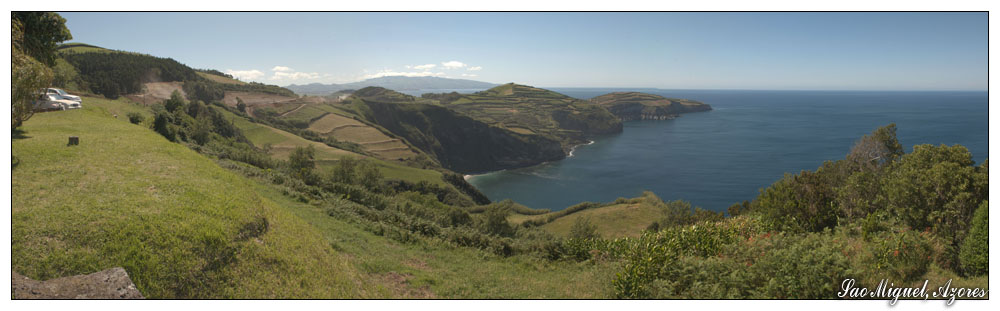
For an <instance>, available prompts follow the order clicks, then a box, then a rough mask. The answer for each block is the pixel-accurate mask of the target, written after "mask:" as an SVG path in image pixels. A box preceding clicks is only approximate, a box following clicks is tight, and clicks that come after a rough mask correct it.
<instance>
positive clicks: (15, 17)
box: [11, 12, 73, 67]
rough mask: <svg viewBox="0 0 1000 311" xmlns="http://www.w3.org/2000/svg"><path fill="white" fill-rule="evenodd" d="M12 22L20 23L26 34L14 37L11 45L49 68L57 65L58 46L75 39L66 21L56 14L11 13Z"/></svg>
mask: <svg viewBox="0 0 1000 311" xmlns="http://www.w3.org/2000/svg"><path fill="white" fill-rule="evenodd" d="M11 22H12V24H13V23H14V22H17V23H19V24H20V25H21V30H22V32H23V34H24V35H23V36H20V37H13V36H12V37H11V43H12V44H16V45H18V46H19V47H20V49H21V51H22V52H24V53H25V54H27V55H28V56H30V57H32V58H34V59H35V60H38V61H39V62H41V63H43V64H45V65H46V66H49V67H51V66H52V65H54V64H55V59H56V47H57V46H58V44H59V43H60V42H63V41H66V40H70V39H73V35H72V34H70V32H69V29H68V28H66V19H65V18H63V17H62V16H59V14H57V13H54V12H11ZM15 42H16V43H15Z"/></svg>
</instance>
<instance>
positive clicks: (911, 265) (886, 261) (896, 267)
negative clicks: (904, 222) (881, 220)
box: [865, 229, 933, 282]
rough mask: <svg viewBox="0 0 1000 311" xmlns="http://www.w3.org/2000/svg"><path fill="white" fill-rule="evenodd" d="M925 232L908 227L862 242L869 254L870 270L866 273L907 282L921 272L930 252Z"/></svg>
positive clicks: (928, 263)
mask: <svg viewBox="0 0 1000 311" xmlns="http://www.w3.org/2000/svg"><path fill="white" fill-rule="evenodd" d="M928 235H929V234H928V233H917V232H916V231H913V230H908V229H903V230H899V231H897V232H884V233H882V234H881V235H878V236H877V237H878V238H877V239H874V240H875V241H873V242H872V243H867V244H866V245H865V247H866V248H868V252H869V253H870V254H871V257H869V258H867V260H866V264H867V267H868V268H869V269H871V273H869V274H868V275H870V276H876V277H877V278H878V279H882V278H888V279H890V281H896V282H899V281H902V282H911V281H914V280H916V279H917V278H918V277H920V276H922V275H924V273H926V272H927V267H928V266H929V265H930V263H931V261H932V260H931V258H932V253H933V250H932V247H931V243H930V240H929V236H928Z"/></svg>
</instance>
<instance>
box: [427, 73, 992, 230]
mask: <svg viewBox="0 0 1000 311" xmlns="http://www.w3.org/2000/svg"><path fill="white" fill-rule="evenodd" d="M551 89H552V90H554V91H557V92H560V93H563V94H566V95H569V96H573V97H577V98H584V99H586V98H591V97H594V96H598V95H601V94H605V93H609V92H613V91H625V90H626V89H582V88H571V89H563V88H551ZM466 91H469V90H466ZM640 91H643V92H648V93H654V94H658V95H663V96H667V97H678V98H687V99H693V100H698V101H702V102H705V103H707V104H709V105H711V106H712V107H713V108H714V110H713V111H709V112H700V113H690V114H683V115H682V116H681V117H680V118H677V119H674V120H664V121H630V122H626V123H625V124H624V131H623V132H622V133H621V134H616V135H611V136H604V137H598V138H595V139H594V142H593V143H592V144H590V145H582V146H579V147H577V148H576V149H575V150H574V152H573V156H572V157H568V158H566V159H564V160H561V161H555V162H550V163H545V164H541V165H537V166H533V167H528V168H521V169H514V170H506V171H500V172H493V173H488V174H483V175H477V176H472V177H470V178H469V182H470V183H472V184H473V185H475V186H476V187H477V188H479V189H480V190H481V191H482V192H483V193H484V194H486V195H487V196H488V197H489V198H490V199H491V200H494V201H499V200H503V199H508V198H509V199H513V200H514V201H517V202H519V203H521V204H524V205H526V206H529V207H532V208H545V209H551V210H561V209H564V208H566V207H569V206H571V205H573V204H576V203H579V202H582V201H593V202H608V201H613V200H615V199H616V198H618V197H635V196H638V195H639V194H641V193H642V191H643V190H651V191H653V192H655V193H656V194H657V195H658V196H660V197H661V198H663V199H664V200H677V199H682V200H686V201H690V202H691V203H692V204H693V205H695V206H700V207H702V208H706V209H710V210H715V211H722V210H725V209H726V208H727V207H728V206H729V205H731V204H733V203H737V202H742V201H743V200H752V199H753V198H754V197H756V196H757V194H758V191H759V189H761V188H764V187H767V186H768V185H770V184H772V183H773V182H775V181H776V180H778V179H780V178H781V177H782V175H783V174H785V173H797V172H799V171H801V170H815V169H816V168H817V167H818V166H820V165H821V164H822V163H823V161H826V160H837V159H842V158H843V157H844V156H845V155H846V154H847V153H848V151H849V150H850V148H851V146H852V145H853V144H854V142H855V141H856V140H857V139H858V138H860V137H861V136H862V135H864V134H867V133H870V132H871V131H872V130H874V129H876V128H878V127H879V126H883V125H886V124H889V123H893V122H895V123H896V125H897V128H898V132H897V134H898V135H897V136H898V138H899V140H900V142H901V143H902V144H903V147H904V148H905V149H906V151H907V152H910V151H912V149H913V146H914V145H917V144H935V145H937V144H946V145H953V144H961V145H963V146H965V147H967V148H968V149H969V151H971V153H972V155H973V159H974V160H975V161H976V163H977V164H978V163H982V161H983V160H984V159H986V158H987V157H988V156H989V154H988V152H989V149H988V137H987V136H988V131H989V115H988V102H987V95H988V94H987V93H986V92H871V91H735V90H725V91H722V90H719V91H717V90H661V89H641V90H640ZM425 92H429V90H428V91H425Z"/></svg>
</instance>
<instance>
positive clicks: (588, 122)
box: [441, 84, 620, 146]
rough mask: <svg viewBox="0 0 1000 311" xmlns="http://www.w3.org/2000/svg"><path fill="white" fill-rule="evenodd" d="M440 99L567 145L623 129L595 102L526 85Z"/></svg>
mask: <svg viewBox="0 0 1000 311" xmlns="http://www.w3.org/2000/svg"><path fill="white" fill-rule="evenodd" d="M441 100H442V102H441V104H443V105H445V106H447V107H448V108H451V109H454V110H456V111H459V112H461V113H463V114H465V115H468V116H470V117H472V118H473V119H476V120H479V121H482V122H484V123H487V124H490V125H493V126H497V127H502V128H506V129H508V130H511V131H513V132H516V133H520V134H529V135H530V134H540V135H544V136H548V137H550V138H554V139H557V140H560V141H563V142H564V144H565V145H566V146H569V145H572V144H577V143H580V142H582V141H584V140H585V138H586V137H587V136H588V135H592V134H602V133H616V132H618V131H620V122H617V120H615V118H614V116H613V115H611V114H610V113H608V112H607V111H606V110H604V109H602V108H600V107H599V106H597V105H596V104H593V103H589V102H586V101H583V100H579V99H575V98H572V97H569V96H566V95H563V94H559V93H556V92H552V91H549V90H545V89H540V88H536V87H531V86H526V85H517V84H505V85H501V86H498V87H495V88H492V89H489V90H486V91H482V92H478V93H474V94H462V95H459V96H454V97H441Z"/></svg>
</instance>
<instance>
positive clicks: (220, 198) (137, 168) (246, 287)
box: [11, 98, 378, 298]
mask: <svg viewBox="0 0 1000 311" xmlns="http://www.w3.org/2000/svg"><path fill="white" fill-rule="evenodd" d="M84 103H86V105H84V108H83V109H80V110H70V111H61V112H53V113H42V114H37V115H35V116H34V117H33V118H31V119H30V120H28V121H27V122H26V123H25V125H24V126H23V130H24V133H23V135H22V137H21V138H16V139H14V140H13V141H12V156H13V157H14V165H13V168H12V176H11V181H12V182H11V198H12V204H11V217H12V219H11V267H12V269H14V270H16V271H18V272H20V273H22V274H24V275H26V276H29V277H31V278H33V279H41V280H45V279H51V278H56V277H63V276H69V275H75V274H84V273H92V272H96V271H99V270H104V269H108V268H111V267H116V266H121V267H124V268H125V269H126V271H128V273H129V275H130V277H131V279H132V280H133V281H134V282H135V283H136V285H137V287H138V289H139V290H140V291H141V292H142V293H143V295H145V296H146V297H150V298H172V297H191V298H198V297H201V298H268V297H271V298H294V297H300V298H304V297H317V298H319V297H339V298H349V297H368V296H369V295H374V294H375V293H377V291H378V285H377V284H374V283H371V282H368V279H365V278H363V277H361V274H360V272H359V271H357V270H355V268H354V267H353V265H352V264H351V263H350V262H349V261H348V256H346V255H344V254H343V252H341V251H337V250H334V249H333V248H331V247H330V244H329V243H327V242H326V237H325V236H324V235H323V234H321V233H320V231H319V230H317V229H316V228H314V227H312V226H310V225H309V224H308V223H306V222H304V221H302V219H300V218H299V217H296V215H295V214H293V213H292V212H293V211H292V210H290V209H289V208H287V207H284V206H281V205H278V204H275V203H274V202H273V201H272V200H269V199H267V198H265V197H262V196H260V195H258V194H257V193H256V192H255V191H253V189H254V183H253V182H252V181H249V180H247V179H245V178H243V177H240V176H237V175H235V174H234V173H232V172H230V171H227V170H225V169H222V168H220V167H219V166H218V165H216V164H215V163H214V162H213V161H211V160H209V159H208V158H205V157H203V156H201V155H199V154H197V153H195V152H194V151H192V150H190V149H188V148H187V147H185V146H183V145H180V144H175V143H171V142H169V141H167V140H166V139H164V138H163V137H162V136H160V135H159V134H157V133H155V132H153V131H151V130H149V129H148V128H146V127H144V126H140V125H133V124H131V123H129V122H128V121H127V119H126V118H122V117H119V118H118V119H115V118H114V117H112V115H111V113H113V112H119V113H120V112H125V111H129V110H133V109H134V108H133V107H132V104H129V103H127V102H124V101H108V100H103V99H97V98H85V99H84ZM71 135H74V136H79V137H80V145H78V146H72V147H69V146H66V141H67V136H71Z"/></svg>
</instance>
